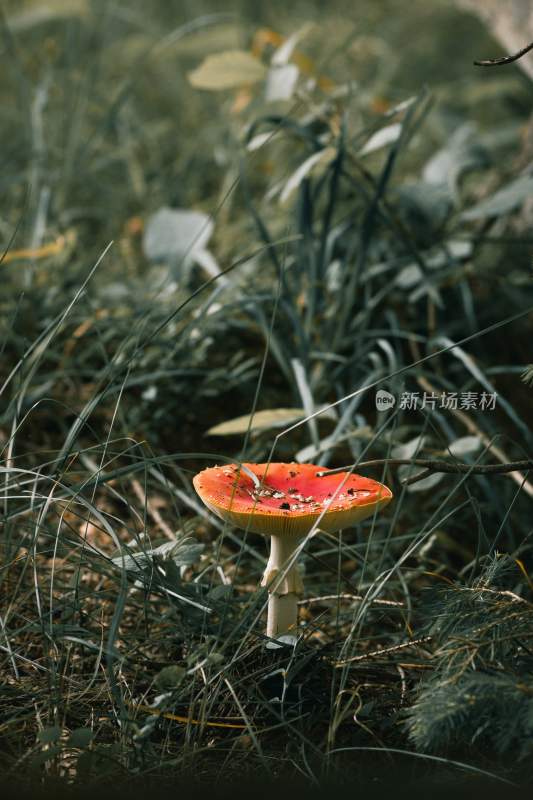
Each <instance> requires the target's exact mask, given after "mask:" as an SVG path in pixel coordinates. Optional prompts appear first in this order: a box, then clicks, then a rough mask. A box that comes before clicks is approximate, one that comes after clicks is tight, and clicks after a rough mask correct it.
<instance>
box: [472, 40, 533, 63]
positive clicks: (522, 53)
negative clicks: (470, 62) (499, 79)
mask: <svg viewBox="0 0 533 800" xmlns="http://www.w3.org/2000/svg"><path fill="white" fill-rule="evenodd" d="M530 50H533V42H531V43H530V44H527V45H526V46H525V47H523V48H522V49H521V50H519V51H518V53H515V54H514V55H512V56H502V57H501V58H487V59H485V60H484V61H474V64H475V65H476V67H499V66H501V65H502V64H512V63H513V61H518V59H519V58H522V56H525V54H526V53H529V51H530Z"/></svg>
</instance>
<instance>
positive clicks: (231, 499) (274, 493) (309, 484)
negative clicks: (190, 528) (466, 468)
mask: <svg viewBox="0 0 533 800" xmlns="http://www.w3.org/2000/svg"><path fill="white" fill-rule="evenodd" d="M243 466H244V467H246V468H247V469H248V470H249V471H250V472H252V473H253V474H254V475H256V476H257V478H258V479H259V481H260V484H259V485H256V483H254V481H253V479H252V478H251V476H250V475H249V474H247V472H246V471H245V470H244V469H242V468H240V467H239V466H238V464H226V465H224V466H221V467H210V468H208V469H204V470H203V471H202V472H199V473H198V474H197V475H196V476H195V477H194V480H193V483H194V488H195V489H196V491H197V493H198V494H199V496H200V497H201V499H202V500H203V502H204V503H205V505H206V506H207V507H208V508H210V509H211V511H213V512H214V513H215V514H217V516H219V517H221V518H222V519H223V520H226V521H227V522H231V523H232V524H233V525H235V526H236V527H238V528H243V529H246V530H250V531H253V532H255V533H262V534H264V535H265V536H280V535H284V534H286V535H297V536H305V534H307V533H308V532H309V531H310V530H311V528H312V527H313V525H314V524H315V522H316V521H317V519H318V518H319V517H320V515H321V514H322V513H323V512H324V514H323V516H322V518H321V520H320V528H321V529H323V530H325V531H328V532H329V533H334V532H335V531H339V530H341V529H342V528H349V527H350V526H351V525H354V524H355V523H356V522H359V521H360V520H362V519H364V518H365V517H368V516H370V515H371V514H373V513H374V511H375V510H376V509H378V510H379V509H381V508H383V507H384V506H386V505H387V503H388V502H389V501H390V500H391V498H392V492H391V490H390V489H388V488H387V487H386V486H384V485H383V484H382V483H378V481H374V480H372V479H371V478H364V477H363V476H361V475H353V474H352V475H350V474H349V473H347V472H340V473H336V474H335V475H325V476H324V477H323V478H319V477H317V472H320V471H321V470H323V469H326V468H325V467H319V466H317V465H316V464H284V463H271V464H244V465H243ZM341 486H342V488H339V487H341Z"/></svg>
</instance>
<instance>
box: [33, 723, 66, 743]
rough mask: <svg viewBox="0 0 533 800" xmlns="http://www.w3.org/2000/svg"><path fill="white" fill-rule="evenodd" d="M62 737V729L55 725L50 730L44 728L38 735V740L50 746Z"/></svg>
mask: <svg viewBox="0 0 533 800" xmlns="http://www.w3.org/2000/svg"><path fill="white" fill-rule="evenodd" d="M60 736H61V728H60V727H59V726H58V725H53V726H51V727H50V728H43V729H42V731H39V733H38V734H37V738H38V740H39V741H40V742H42V743H43V744H50V743H51V742H57V740H58V739H59V737H60Z"/></svg>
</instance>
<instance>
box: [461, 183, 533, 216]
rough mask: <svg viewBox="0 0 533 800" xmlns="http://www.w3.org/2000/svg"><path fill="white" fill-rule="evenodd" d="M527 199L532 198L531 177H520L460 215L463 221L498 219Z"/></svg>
mask: <svg viewBox="0 0 533 800" xmlns="http://www.w3.org/2000/svg"><path fill="white" fill-rule="evenodd" d="M528 197H533V175H522V176H521V177H520V178H517V179H516V180H514V181H511V183H508V184H507V186H504V187H503V189H500V191H499V192H496V194H493V195H492V197H487V199H486V200H483V201H482V202H481V203H478V204H477V205H476V206H474V207H473V208H470V209H469V210H468V211H465V212H463V214H461V219H463V220H467V221H469V220H475V219H483V218H484V217H498V216H500V215H501V214H508V213H509V211H514V209H515V208H519V206H521V205H522V203H523V202H524V201H525V200H527V198H528Z"/></svg>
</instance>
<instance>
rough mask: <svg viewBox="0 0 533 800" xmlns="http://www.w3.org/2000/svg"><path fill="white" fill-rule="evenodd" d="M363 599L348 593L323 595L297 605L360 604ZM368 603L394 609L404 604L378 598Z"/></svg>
mask: <svg viewBox="0 0 533 800" xmlns="http://www.w3.org/2000/svg"><path fill="white" fill-rule="evenodd" d="M364 599H365V598H364V597H362V596H361V595H359V594H348V593H342V594H324V595H321V596H320V597H306V598H305V599H304V600H299V601H298V605H299V606H306V605H309V604H311V603H321V602H322V601H325V600H357V601H358V602H360V603H361V602H362V601H363V600H364ZM370 602H371V603H372V605H378V606H394V607H396V608H404V607H405V604H404V603H401V602H399V601H398V600H381V599H379V598H375V599H374V600H371V601H370Z"/></svg>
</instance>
